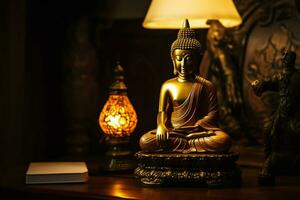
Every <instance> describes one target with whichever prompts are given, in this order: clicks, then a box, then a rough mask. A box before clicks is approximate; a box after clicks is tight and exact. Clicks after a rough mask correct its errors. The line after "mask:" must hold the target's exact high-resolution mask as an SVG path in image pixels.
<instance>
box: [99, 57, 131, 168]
mask: <svg viewBox="0 0 300 200" xmlns="http://www.w3.org/2000/svg"><path fill="white" fill-rule="evenodd" d="M114 73H115V74H114V82H113V84H112V85H111V86H110V88H109V98H108V100H107V102H106V103H105V105H104V107H103V109H102V111H101V113H100V116H99V125H100V127H101V129H102V130H103V132H104V134H105V136H106V141H107V143H108V145H109V149H108V151H107V152H106V155H107V156H109V158H110V160H109V164H108V170H109V171H120V170H130V169H134V167H135V164H134V162H133V160H132V158H131V156H132V152H131V150H130V149H129V141H130V140H129V139H130V135H131V134H132V132H133V131H134V129H135V127H136V125H137V115H136V112H135V110H134V108H133V106H132V104H131V103H130V100H129V98H128V96H127V87H126V85H125V83H124V70H123V68H122V66H121V65H120V64H119V63H118V64H117V65H116V67H115V69H114Z"/></svg>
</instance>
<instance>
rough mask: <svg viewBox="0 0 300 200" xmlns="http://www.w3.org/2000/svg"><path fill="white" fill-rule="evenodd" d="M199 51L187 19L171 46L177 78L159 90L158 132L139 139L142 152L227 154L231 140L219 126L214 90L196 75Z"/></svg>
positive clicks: (198, 44) (165, 83)
mask: <svg viewBox="0 0 300 200" xmlns="http://www.w3.org/2000/svg"><path fill="white" fill-rule="evenodd" d="M200 50H201V45H200V42H199V41H198V40H196V37H195V31H194V30H192V29H190V27H189V23H188V20H186V21H185V23H184V27H183V28H182V29H181V30H179V32H178V37H177V39H176V40H175V41H174V42H173V44H172V47H171V58H172V61H173V65H174V75H176V77H175V78H172V79H169V80H167V81H165V82H164V83H163V85H162V87H161V91H160V98H159V112H158V115H157V129H155V130H152V131H149V132H148V133H146V134H144V135H143V136H142V137H141V138H140V147H141V149H142V151H146V152H151V151H159V150H164V151H176V152H182V153H191V152H201V153H202V152H211V153H226V152H228V150H229V148H230V146H231V140H230V137H229V136H228V135H227V134H226V133H225V132H223V131H222V130H221V129H220V128H219V127H218V104H217V96H216V89H215V87H214V85H213V84H212V83H211V82H210V81H208V80H206V79H204V78H202V77H200V76H198V75H197V71H198V66H199V64H200Z"/></svg>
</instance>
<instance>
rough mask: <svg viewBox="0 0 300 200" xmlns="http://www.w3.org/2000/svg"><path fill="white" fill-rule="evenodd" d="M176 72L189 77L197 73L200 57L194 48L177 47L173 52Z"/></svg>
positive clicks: (181, 76) (183, 76)
mask: <svg viewBox="0 0 300 200" xmlns="http://www.w3.org/2000/svg"><path fill="white" fill-rule="evenodd" d="M172 61H173V65H174V74H175V75H177V74H178V76H179V77H180V78H188V77H191V76H193V75H194V74H195V72H196V67H197V66H198V65H197V64H198V62H197V61H198V59H197V57H196V53H195V52H194V51H193V50H181V49H175V50H174V51H173V53H172Z"/></svg>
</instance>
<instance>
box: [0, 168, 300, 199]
mask: <svg viewBox="0 0 300 200" xmlns="http://www.w3.org/2000/svg"><path fill="white" fill-rule="evenodd" d="M257 173H258V169H257V168H243V169H242V178H243V184H242V186H241V187H235V188H218V189H209V188H203V187H156V188H151V187H144V186H143V185H141V184H140V183H139V182H138V180H137V179H135V178H134V177H133V175H130V174H128V175H113V176H112V175H110V176H108V175H101V176H100V175H99V176H90V177H89V181H88V182H87V183H83V184H47V185H25V183H24V182H25V170H20V171H19V172H16V173H14V174H9V173H8V172H7V173H4V174H2V175H1V180H0V191H1V194H2V196H3V195H6V196H7V195H9V196H10V197H17V198H18V199H151V200H154V199H155V200H160V199H163V200H166V199H171V200H176V199H188V200H192V199H201V200H202V199H203V200H204V199H210V200H212V199H243V200H244V199H251V200H253V199H272V200H274V199H286V200H287V199H291V198H294V199H298V198H299V197H300V177H278V178H277V180H276V186H269V187H261V186H259V185H258V184H257ZM1 199H2V198H1Z"/></svg>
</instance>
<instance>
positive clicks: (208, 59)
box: [200, 20, 255, 143]
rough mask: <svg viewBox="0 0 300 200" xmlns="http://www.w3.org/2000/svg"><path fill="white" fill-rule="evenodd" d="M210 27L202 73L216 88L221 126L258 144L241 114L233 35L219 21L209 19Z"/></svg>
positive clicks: (236, 136)
mask: <svg viewBox="0 0 300 200" xmlns="http://www.w3.org/2000/svg"><path fill="white" fill-rule="evenodd" d="M207 23H208V24H209V25H210V28H209V30H208V33H207V40H206V41H207V45H206V46H207V50H206V52H205V53H204V59H203V62H202V63H201V73H200V74H201V75H202V76H203V77H207V79H208V80H210V81H211V82H212V83H213V84H214V85H215V86H216V88H217V97H218V105H219V109H220V113H219V115H220V122H221V123H220V126H221V127H222V128H223V129H224V130H225V131H226V132H228V133H230V136H231V137H233V138H236V139H241V137H242V135H243V134H244V136H245V138H244V139H246V141H247V142H251V143H255V141H254V140H255V139H254V138H253V137H252V136H251V135H250V134H249V133H248V131H247V128H244V127H246V126H245V125H246V124H245V123H244V121H243V119H244V118H242V116H243V106H242V105H243V100H242V95H241V87H240V86H241V84H242V79H241V77H240V76H238V74H239V73H242V72H239V71H238V70H239V69H238V67H237V64H236V62H235V61H234V56H233V54H232V53H231V52H232V50H233V49H234V46H235V44H234V42H233V38H232V36H230V35H229V34H228V32H226V29H225V27H224V26H223V25H222V24H221V23H220V22H219V21H218V20H209V21H208V22H207Z"/></svg>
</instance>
